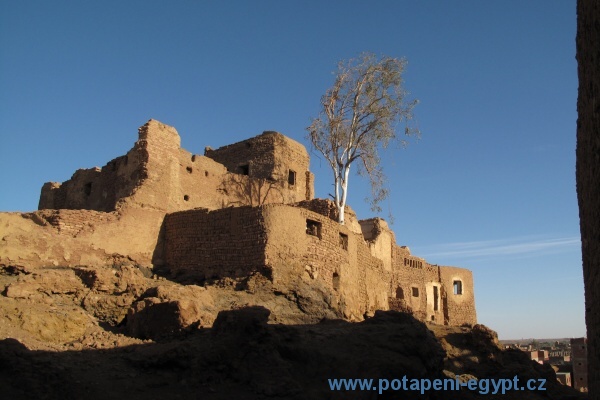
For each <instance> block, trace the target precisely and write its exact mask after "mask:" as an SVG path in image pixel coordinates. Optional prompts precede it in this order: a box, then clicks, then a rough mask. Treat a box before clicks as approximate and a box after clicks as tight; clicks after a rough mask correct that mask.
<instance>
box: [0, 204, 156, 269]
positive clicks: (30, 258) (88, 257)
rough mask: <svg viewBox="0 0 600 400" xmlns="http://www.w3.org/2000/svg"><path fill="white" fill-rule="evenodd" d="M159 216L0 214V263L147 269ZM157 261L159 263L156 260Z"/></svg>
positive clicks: (65, 212)
mask: <svg viewBox="0 0 600 400" xmlns="http://www.w3.org/2000/svg"><path fill="white" fill-rule="evenodd" d="M163 215H164V213H162V212H158V211H153V210H141V209H132V210H130V212H128V213H126V214H119V213H118V212H110V213H106V212H98V211H90V210H40V211H35V212H32V213H0V237H1V238H2V241H0V264H4V265H24V266H27V267H31V268H36V267H51V266H77V265H91V266H99V265H113V264H119V265H120V264H123V263H127V264H139V265H143V266H148V267H151V266H152V264H153V258H155V259H156V258H157V257H160V254H157V253H156V252H155V249H156V247H157V246H156V245H157V241H158V233H159V230H160V226H161V223H162V218H163ZM159 262H160V260H159Z"/></svg>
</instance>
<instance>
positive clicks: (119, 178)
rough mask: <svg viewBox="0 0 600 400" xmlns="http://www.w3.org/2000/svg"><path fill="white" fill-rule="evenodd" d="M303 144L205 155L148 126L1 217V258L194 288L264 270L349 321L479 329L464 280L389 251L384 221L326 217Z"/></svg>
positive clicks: (250, 143) (236, 147)
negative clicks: (149, 270)
mask: <svg viewBox="0 0 600 400" xmlns="http://www.w3.org/2000/svg"><path fill="white" fill-rule="evenodd" d="M309 161H310V160H309V156H308V153H307V151H306V149H305V148H304V146H303V145H301V144H300V143H298V142H296V141H294V140H291V139H290V138H287V137H285V136H283V135H282V134H280V133H277V132H264V133H263V134H261V135H259V136H256V137H254V138H251V139H248V140H244V141H242V142H239V143H235V144H231V145H229V146H225V147H221V148H218V149H215V150H213V149H210V148H207V149H205V151H204V155H197V154H192V153H190V152H188V151H186V150H184V149H182V148H181V147H180V138H179V135H178V133H177V131H176V130H175V129H174V128H172V127H169V126H167V125H164V124H162V123H160V122H158V121H155V120H150V121H149V122H148V123H147V124H145V125H144V126H142V127H141V128H140V129H139V139H138V141H137V142H136V143H135V145H134V147H133V148H132V149H131V150H130V151H129V152H128V153H127V154H126V155H124V156H121V157H118V158H116V159H114V160H112V161H110V162H109V163H108V164H106V165H105V166H104V167H102V168H92V169H85V170H78V171H77V172H75V174H74V175H73V176H72V178H71V179H70V180H68V181H66V182H63V183H62V184H59V183H46V184H45V185H44V186H43V187H42V193H41V197H40V203H39V210H38V211H36V212H32V213H25V214H21V213H2V214H0V230H2V232H0V236H2V237H3V240H2V242H1V244H0V264H5V265H9V264H11V265H19V264H21V265H24V264H26V265H29V266H46V265H55V266H75V265H104V264H107V263H109V264H110V263H113V264H115V263H117V264H118V263H125V262H127V263H135V264H137V265H140V266H145V267H154V268H157V267H161V268H163V269H164V268H166V269H167V270H168V271H169V273H170V274H171V276H172V278H174V279H177V280H181V281H186V282H195V283H200V284H202V283H209V282H213V281H218V280H223V279H228V280H230V281H231V280H233V281H236V280H243V279H247V278H248V277H251V276H256V275H261V276H264V277H266V278H268V279H269V280H270V281H271V282H272V284H273V287H274V288H280V289H281V290H282V291H283V290H285V287H286V286H287V285H289V284H290V283H291V282H295V281H303V282H305V283H311V282H312V283H314V284H315V285H317V284H318V285H321V286H323V287H325V288H327V290H328V293H329V295H328V296H329V297H328V299H327V302H328V303H329V304H331V305H332V306H333V307H335V308H336V309H338V310H339V311H340V314H341V315H343V316H344V317H345V318H347V319H349V320H360V319H362V318H363V317H364V315H370V314H372V313H373V312H374V311H375V310H378V309H382V310H387V309H396V310H402V311H408V312H412V313H413V314H414V315H415V316H416V317H418V318H419V319H421V320H424V321H430V322H434V323H438V324H447V325H462V324H474V323H476V313H475V300H474V294H473V277H472V274H471V272H470V271H468V270H466V269H462V268H456V267H445V266H438V265H431V264H429V263H427V262H426V261H425V260H424V259H423V258H420V257H416V256H414V255H412V254H411V253H410V250H409V249H408V248H407V247H405V246H399V245H397V244H396V240H395V237H394V233H393V232H392V231H391V230H390V229H389V227H388V226H387V224H386V222H385V221H384V220H382V219H379V218H375V219H369V220H358V219H357V218H356V216H355V214H354V212H353V211H352V210H351V209H348V210H347V213H348V214H347V215H348V217H347V222H346V224H345V225H343V226H342V225H339V224H338V223H337V222H336V215H335V213H336V211H335V207H334V206H333V204H332V202H330V201H328V200H321V199H315V198H314V189H313V179H314V177H313V174H312V173H311V172H310V171H309Z"/></svg>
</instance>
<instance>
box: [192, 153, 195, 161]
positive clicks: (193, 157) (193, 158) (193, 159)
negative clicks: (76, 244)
mask: <svg viewBox="0 0 600 400" xmlns="http://www.w3.org/2000/svg"><path fill="white" fill-rule="evenodd" d="M194 161H196V155H195V154H193V155H192V162H194Z"/></svg>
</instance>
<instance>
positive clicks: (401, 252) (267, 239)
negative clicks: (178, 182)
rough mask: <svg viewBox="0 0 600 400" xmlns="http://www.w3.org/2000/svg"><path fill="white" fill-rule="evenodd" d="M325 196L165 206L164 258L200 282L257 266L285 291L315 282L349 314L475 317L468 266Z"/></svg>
mask: <svg viewBox="0 0 600 400" xmlns="http://www.w3.org/2000/svg"><path fill="white" fill-rule="evenodd" d="M327 202H328V201H327V200H320V199H315V200H313V201H311V202H300V203H297V204H295V205H283V204H268V205H263V206H260V207H239V208H231V209H223V210H215V211H210V212H209V211H208V210H189V211H184V212H178V213H174V214H170V215H168V216H167V218H166V220H165V226H166V254H167V263H168V265H169V267H170V269H171V271H172V273H173V274H174V275H179V276H187V277H188V278H189V277H191V278H195V279H197V280H198V281H200V282H202V281H204V280H206V279H222V278H233V279H239V278H244V277H247V276H249V275H250V274H252V273H255V272H260V273H262V274H264V275H267V276H268V277H269V278H270V279H271V281H272V283H273V285H274V287H275V289H276V290H279V291H281V292H282V293H285V292H286V291H287V290H289V288H291V287H294V282H297V281H298V280H303V281H304V282H309V283H310V282H313V283H315V284H316V283H318V284H319V285H320V287H321V286H324V287H326V288H328V289H329V291H330V298H329V299H328V302H329V303H330V304H332V306H334V307H335V308H337V309H338V310H340V311H341V313H342V315H343V316H344V317H345V318H347V319H349V320H361V319H363V318H364V316H365V315H370V314H372V313H373V312H374V311H375V310H387V309H390V308H392V309H397V310H401V311H407V312H412V313H414V314H415V316H416V317H417V318H419V319H421V320H422V321H428V322H432V323H437V324H449V325H462V324H475V323H476V321H477V320H476V313H475V299H474V295H473V279H472V275H471V273H470V271H468V270H465V269H462V268H454V267H440V266H437V265H430V264H428V263H427V262H425V260H423V259H422V258H419V257H415V256H413V255H411V254H410V250H409V249H408V248H406V247H400V246H397V245H396V244H395V242H394V240H393V232H391V230H389V228H388V227H387V224H385V223H384V221H381V220H371V221H370V222H364V221H363V222H362V224H359V223H358V221H356V219H355V217H354V214H353V213H352V212H350V213H349V214H348V215H349V216H350V218H349V219H348V224H347V225H340V224H339V223H338V222H337V221H336V220H335V215H333V214H332V211H331V210H332V207H329V206H328V205H327V204H326V203H327ZM317 211H320V212H317ZM353 222H354V223H353ZM361 225H362V227H363V228H364V229H365V231H366V232H367V235H366V238H365V236H363V233H362V231H361V230H360V227H361ZM353 226H354V227H356V226H358V231H356V230H355V229H353V228H352V227H353ZM378 243H379V245H378ZM386 248H387V252H386ZM386 262H389V266H386ZM458 282H459V286H460V290H459V291H457V292H456V293H454V292H453V288H454V286H453V285H455V284H457V283H458Z"/></svg>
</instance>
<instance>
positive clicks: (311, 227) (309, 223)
mask: <svg viewBox="0 0 600 400" xmlns="http://www.w3.org/2000/svg"><path fill="white" fill-rule="evenodd" d="M306 234H307V235H311V236H316V237H318V238H319V239H321V223H320V222H318V221H313V220H312V219H307V220H306Z"/></svg>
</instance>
